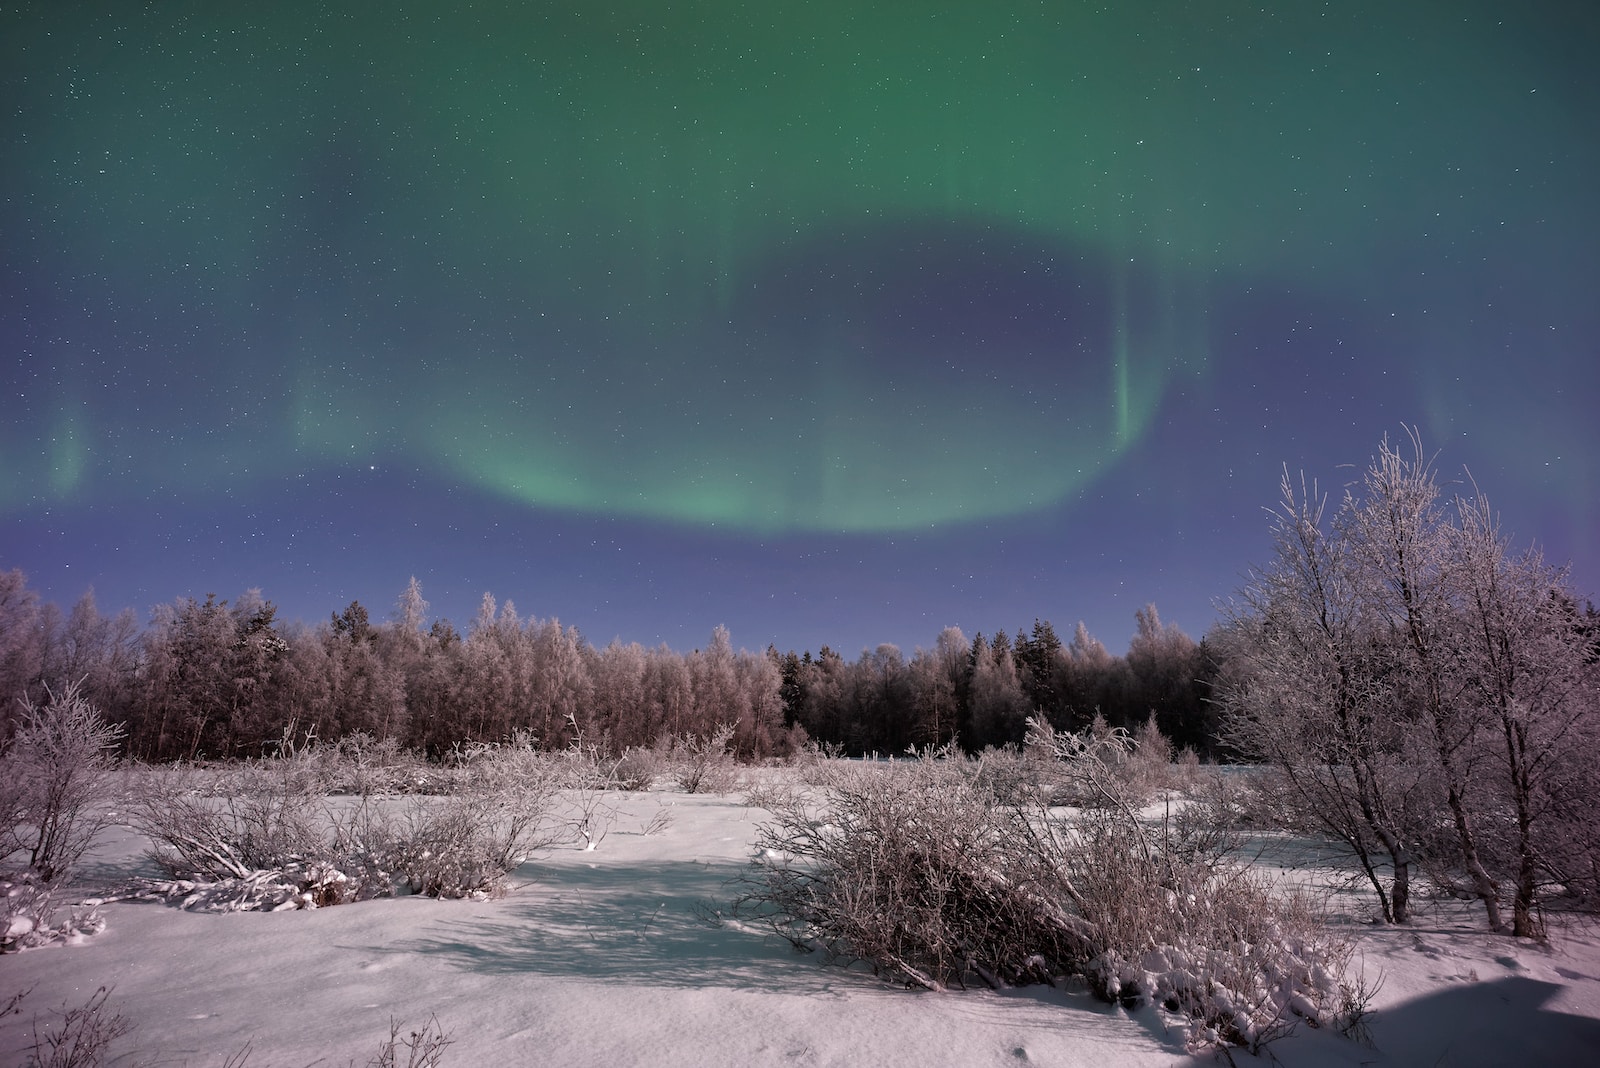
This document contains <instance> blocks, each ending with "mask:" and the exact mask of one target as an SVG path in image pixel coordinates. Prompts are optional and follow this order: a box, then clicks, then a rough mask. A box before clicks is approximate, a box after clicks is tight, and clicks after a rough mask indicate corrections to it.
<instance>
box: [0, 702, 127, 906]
mask: <svg viewBox="0 0 1600 1068" xmlns="http://www.w3.org/2000/svg"><path fill="white" fill-rule="evenodd" d="M45 693H46V700H45V703H44V704H42V705H36V704H34V703H33V700H32V699H31V698H29V697H23V698H22V699H21V701H22V726H21V729H19V730H18V731H17V733H16V735H15V736H14V737H13V738H12V739H11V742H10V744H9V745H8V746H7V747H6V749H5V753H4V756H3V757H0V806H3V812H4V820H3V822H0V863H4V862H8V861H10V860H11V858H13V857H15V856H17V855H18V854H23V855H25V856H26V858H27V860H26V864H27V867H28V869H29V871H31V872H32V873H34V874H35V875H36V876H38V877H39V878H40V879H42V880H44V881H45V882H47V883H57V882H61V881H64V880H65V879H66V878H67V877H68V876H69V875H70V873H71V871H72V868H73V866H74V865H76V864H77V863H78V860H79V859H80V858H81V857H82V856H83V854H84V852H85V851H87V850H88V848H89V847H90V846H91V845H92V844H94V840H95V839H96V838H97V837H98V836H99V835H100V832H101V831H103V830H104V829H105V828H106V826H107V825H108V824H109V823H110V822H111V818H112V817H111V814H110V812H109V811H108V803H109V802H110V801H111V799H112V798H113V796H114V794H115V789H114V785H113V782H112V771H113V769H114V767H115V764H116V760H115V756H114V755H113V754H114V750H115V749H116V746H117V744H118V742H119V741H120V740H121V738H122V728H121V727H120V726H113V725H112V724H109V723H107V722H106V721H105V720H104V719H102V718H101V716H100V712H99V710H98V709H96V708H95V707H94V706H93V705H92V704H90V703H89V702H88V700H87V699H85V698H84V697H83V695H82V694H81V693H79V685H78V683H75V682H74V683H69V684H68V685H67V686H65V687H63V688H62V690H61V691H60V692H59V693H56V692H53V691H50V690H46V691H45Z"/></svg>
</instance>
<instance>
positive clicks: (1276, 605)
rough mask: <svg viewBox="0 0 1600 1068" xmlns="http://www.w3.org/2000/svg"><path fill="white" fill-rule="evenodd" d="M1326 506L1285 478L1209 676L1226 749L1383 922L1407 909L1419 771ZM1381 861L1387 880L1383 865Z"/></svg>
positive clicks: (1351, 565)
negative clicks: (1331, 847) (1369, 894)
mask: <svg viewBox="0 0 1600 1068" xmlns="http://www.w3.org/2000/svg"><path fill="white" fill-rule="evenodd" d="M1326 505H1327V498H1326V497H1325V496H1323V495H1322V494H1321V493H1320V491H1319V490H1318V488H1317V486H1316V484H1315V483H1312V484H1310V485H1309V486H1308V485H1307V484H1306V483H1305V482H1304V481H1302V482H1301V484H1300V485H1299V487H1298V488H1297V487H1296V486H1295V485H1294V483H1293V482H1291V481H1290V478H1289V475H1288V472H1287V471H1285V473H1284V477H1283V482H1282V484H1281V499H1280V501H1279V505H1278V508H1277V510H1276V512H1275V513H1274V514H1273V526H1272V534H1273V558H1272V560H1271V561H1270V562H1269V563H1268V564H1267V565H1266V566H1265V567H1263V568H1262V569H1260V570H1258V571H1256V572H1255V573H1254V574H1253V575H1252V577H1251V580H1250V582H1249V583H1248V584H1247V585H1246V586H1245V587H1244V589H1243V590H1242V591H1241V592H1240V602H1239V603H1236V604H1234V605H1232V606H1230V611H1229V613H1228V615H1229V617H1230V618H1229V619H1228V626H1227V627H1226V628H1225V629H1224V631H1223V632H1222V634H1221V635H1219V637H1220V639H1221V640H1222V642H1223V643H1224V645H1225V647H1226V649H1227V652H1228V654H1229V655H1230V658H1231V659H1232V660H1233V662H1234V670H1233V671H1232V672H1231V673H1230V674H1228V675H1226V676H1224V678H1223V679H1221V680H1219V685H1218V690H1217V698H1218V700H1219V701H1220V702H1221V703H1222V705H1223V706H1224V708H1225V710H1226V714H1227V722H1226V730H1227V735H1228V741H1229V742H1230V744H1231V745H1232V746H1233V747H1234V748H1236V749H1237V750H1238V751H1239V752H1241V753H1243V754H1245V755H1246V756H1247V757H1250V758H1253V759H1256V760H1260V761H1263V762H1265V763H1267V764H1270V765H1272V767H1273V768H1275V769H1276V770H1277V772H1278V773H1279V775H1280V779H1279V780H1278V781H1279V782H1280V783H1281V785H1282V787H1283V789H1282V790H1281V791H1280V796H1281V798H1282V800H1283V802H1284V803H1285V807H1284V814H1285V815H1286V816H1287V817H1288V818H1289V820H1290V821H1291V822H1293V823H1296V824H1299V825H1301V826H1304V827H1306V828H1308V829H1316V830H1319V831H1321V832H1323V833H1325V834H1327V835H1328V836H1330V837H1331V838H1332V839H1333V840H1334V841H1336V842H1339V843H1340V844H1342V845H1343V846H1344V847H1345V848H1346V849H1347V850H1348V851H1349V853H1350V855H1351V856H1352V857H1353V858H1354V859H1355V861H1356V862H1357V863H1358V864H1359V865H1360V867H1361V870H1362V872H1363V873H1364V874H1365V876H1366V878H1367V879H1368V881H1369V882H1370V883H1371V884H1372V887H1373V890H1374V892H1375V893H1376V894H1377V898H1378V902H1379V906H1380V908H1381V910H1382V913H1383V918H1384V919H1385V920H1386V921H1389V922H1393V923H1403V922H1405V921H1406V919H1407V918H1408V917H1409V915H1410V891H1411V874H1412V868H1413V865H1414V864H1415V862H1416V859H1417V857H1416V851H1417V842H1416V833H1415V830H1414V826H1415V823H1416V821H1415V819H1414V816H1415V809H1416V799H1417V798H1416V795H1417V792H1418V789H1419V783H1418V776H1417V773H1416V772H1415V770H1414V768H1413V767H1411V766H1410V762H1409V761H1408V757H1409V756H1410V754H1409V752H1408V750H1407V746H1406V740H1405V732H1404V730H1403V729H1402V728H1401V727H1400V724H1399V721H1398V719H1397V718H1396V717H1395V716H1393V715H1392V714H1391V711H1392V710H1391V708H1390V705H1389V703H1388V701H1387V700H1386V699H1385V696H1386V695H1385V694H1384V691H1383V685H1384V671H1383V666H1382V663H1381V658H1380V657H1378V656H1377V655H1376V653H1377V650H1376V649H1375V648H1374V645H1373V641H1372V638H1371V635H1370V633H1369V632H1368V630H1367V625H1366V621H1365V620H1364V618H1363V615H1362V607H1363V606H1362V603H1361V600H1360V598H1359V596H1358V588H1357V584H1356V582H1355V575H1354V571H1355V561H1354V558H1353V555H1352V553H1351V551H1350V547H1349V545H1348V543H1347V542H1346V541H1345V540H1344V539H1342V538H1339V537H1336V536H1332V535H1331V534H1330V531H1329V528H1328V523H1327V520H1326V515H1325V510H1326ZM1385 865H1386V866H1387V867H1388V869H1389V872H1388V882H1387V883H1386V882H1385V880H1384V873H1383V871H1382V869H1383V867H1385Z"/></svg>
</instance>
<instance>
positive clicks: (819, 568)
mask: <svg viewBox="0 0 1600 1068" xmlns="http://www.w3.org/2000/svg"><path fill="white" fill-rule="evenodd" d="M1597 50H1600V15H1597V14H1596V12H1595V11H1594V10H1592V9H1589V8H1588V7H1587V6H1586V5H1575V4H1567V3H1554V2H1551V3H1534V4H1528V5H1523V6H1521V7H1518V8H1517V9H1516V10H1515V11H1512V10H1511V9H1507V8H1505V7H1504V5H1492V4H1487V3H1478V2H1467V3H1444V2H1438V3H1416V2H1399V3H1378V2H1352V3H1327V4H1323V3H1309V2H1308V3H1297V4H1282V5H1270V4H1269V5H1248V4H1242V3H1231V2H1218V3H1183V2H1177V0H1136V2H1130V3H1121V4H1114V5H1105V6H1104V7H1103V9H1102V6H1101V5H1091V4H1080V3H1070V2H1060V3H1037V2H1035V3H1014V4H1013V3H990V4H973V3H951V2H945V0H919V2H898V0H897V2H892V3H836V2H814V3H769V4H749V3H741V2H733V0H701V2H692V3H670V4H669V3H664V2H634V3H626V4H610V3H604V2H595V3H542V2H531V3H513V2H480V3H458V2H454V0H438V2H434V3H404V2H397V3H384V4H376V3H345V4H340V3H282V4H274V5H271V6H269V7H264V8H260V9H255V8H251V7H239V8H235V7H233V6H228V5H214V4H204V3H198V2H193V3H170V2H152V3H145V4H128V3H101V4H90V5H62V4H53V3H52V4H32V5H27V4H25V5H21V6H17V5H11V6H8V7H7V8H5V9H4V11H0V85H3V87H4V88H3V93H4V98H3V99H4V109H3V119H0V152H3V159H4V162H3V172H0V182H3V185H0V270H3V278H4V282H5V284H4V293H3V294H0V346H3V349H4V351H5V353H6V359H5V363H4V368H5V370H4V372H3V374H4V385H5V388H6V396H7V398H8V404H7V415H6V419H5V421H4V423H3V424H0V566H6V567H11V566H20V567H22V568H24V569H25V570H27V571H28V572H29V574H30V576H31V579H32V582H33V584H34V585H35V586H36V587H39V588H40V589H42V590H43V591H45V592H46V593H47V594H48V595H50V596H52V597H55V598H57V599H59V600H62V601H70V600H72V599H73V598H75V597H76V596H77V595H78V594H79V593H81V592H82V590H83V589H84V588H85V587H87V586H89V585H91V584H92V585H93V586H94V587H95V589H96V591H97V593H98V596H99V599H100V602H101V604H102V606H104V607H121V606H123V605H131V606H133V607H135V608H136V609H138V610H139V611H140V612H141V613H144V612H145V611H146V610H148V608H149V607H150V605H151V604H153V603H155V602H157V601H163V600H170V599H171V598H173V597H175V596H179V595H182V594H190V593H192V594H195V595H197V596H203V594H204V593H205V592H207V591H209V590H214V591H216V592H217V593H219V595H221V596H233V595H234V594H236V593H237V592H238V591H240V590H242V589H244V588H246V587H250V586H259V587H261V588H262V590H263V592H264V593H265V594H266V596H268V597H269V598H271V599H273V600H275V601H277V602H278V603H279V604H280V606H282V608H283V609H284V614H285V615H288V616H291V617H292V616H303V617H305V618H307V619H318V618H325V616H326V614H327V612H328V611H330V610H333V609H337V608H340V607H342V606H343V605H344V604H345V603H348V601H349V600H351V599H356V598H359V599H361V600H362V601H363V602H364V603H366V604H368V605H370V606H371V607H373V609H374V611H375V613H382V612H383V611H386V610H387V608H388V606H389V604H390V603H391V602H392V601H393V599H394V597H395V596H396V595H397V594H398V593H399V591H400V590H402V589H403V588H404V586H405V583H406V580H407V578H408V576H410V575H412V574H415V575H417V576H418V577H419V578H420V579H421V580H422V582H423V586H424V590H425V591H426V593H427V595H428V597H429V599H430V601H432V602H433V605H434V609H435V611H436V612H440V613H442V614H446V615H449V616H451V617H452V618H454V619H456V620H457V621H458V622H460V621H464V620H465V619H466V618H470V613H471V610H472V606H473V605H474V604H475V603H476V599H477V597H478V595H479V594H480V593H482V592H483V591H484V590H493V591H494V592H495V593H496V594H497V595H498V596H501V597H513V598H515V599H516V601H517V603H518V605H519V606H520V607H522V608H523V610H524V611H525V612H533V613H535V614H538V615H543V616H549V615H556V616H559V617H560V618H562V620H563V621H565V622H569V623H576V624H577V625H579V626H580V627H581V628H582V629H583V630H584V632H585V633H586V634H588V635H589V637H590V638H591V639H592V640H596V641H599V642H602V643H603V642H604V641H605V640H606V639H608V638H609V637H611V636H612V635H620V636H621V637H623V638H624V639H625V640H639V641H642V642H646V643H653V642H656V641H660V640H665V641H668V642H669V643H671V644H673V645H675V646H679V647H688V646H691V645H693V644H696V643H698V642H700V641H702V640H703V638H704V636H705V635H706V634H708V633H709V632H710V629H711V628H712V627H713V626H715V625H716V624H718V623H726V624H728V625H729V627H730V628H731V629H732V631H733V635H734V638H735V641H736V642H739V643H741V644H746V645H750V646H761V645H765V644H766V643H767V642H769V641H775V642H777V643H778V644H779V646H780V647H785V648H786V647H791V646H792V647H795V648H816V647H817V646H818V645H820V644H821V643H824V642H829V643H832V644H834V645H835V646H836V647H838V648H842V649H843V650H844V651H846V652H847V653H851V652H853V651H854V650H855V649H857V648H859V647H860V645H861V644H875V643H876V642H878V641H895V642H898V643H901V644H902V645H904V646H905V647H906V648H907V649H909V648H910V646H911V645H912V644H930V643H931V642H932V640H933V638H934V636H935V635H936V634H937V632H938V630H939V628H940V627H941V626H944V625H945V624H957V625H960V626H962V627H963V628H965V629H966V630H967V632H968V634H969V635H970V634H971V633H973V632H974V631H976V630H980V629H988V630H992V629H994V628H996V627H1004V628H1007V629H1013V630H1014V629H1015V628H1016V627H1018V626H1025V625H1027V624H1029V623H1031V621H1032V620H1033V619H1034V618H1035V617H1044V618H1048V619H1052V620H1055V621H1056V622H1057V623H1058V625H1070V623H1071V622H1072V621H1073V620H1075V619H1078V618H1083V619H1085V620H1087V621H1088V622H1089V623H1090V625H1091V629H1093V630H1095V631H1096V632H1097V633H1100V634H1101V635H1102V636H1103V637H1104V638H1105V639H1106V640H1107V642H1108V644H1112V645H1114V646H1120V643H1121V639H1122V637H1123V635H1124V634H1125V633H1126V632H1127V631H1131V629H1132V615H1133V611H1134V609H1135V608H1136V607H1138V606H1140V605H1142V604H1143V603H1145V602H1146V601H1151V600H1153V601H1155V602H1156V603H1157V604H1158V605H1159V606H1160V607H1161V608H1162V611H1163V615H1164V616H1166V617H1167V618H1168V619H1170V620H1175V621H1176V622H1178V623H1179V624H1180V625H1182V626H1184V627H1185V628H1186V629H1189V630H1191V632H1194V633H1199V632H1200V631H1201V630H1203V629H1204V627H1205V626H1206V624H1207V623H1208V622H1209V621H1210V619H1211V618H1212V612H1211V610H1210V607H1209V606H1210V604H1211V602H1212V600H1213V599H1214V598H1218V597H1222V596H1225V595H1226V594H1228V593H1229V591H1230V590H1232V589H1233V587H1234V586H1235V585H1237V582H1238V577H1239V575H1240V573H1241V572H1242V571H1243V570H1244V569H1245V568H1246V567H1247V566H1248V565H1249V563H1251V562H1252V561H1253V560H1259V559H1260V558H1261V556H1262V555H1263V553H1264V550H1265V544H1266V525H1265V522H1264V520H1263V518H1262V515H1261V507H1262V506H1263V505H1266V504H1269V503H1270V502H1271V500H1272V495H1273V492H1274V489H1275V487H1276V483H1277V478H1278V475H1279V473H1280V471H1281V467H1282V465H1284V464H1288V465H1289V466H1290V468H1291V469H1296V470H1298V469H1300V468H1304V469H1306V470H1307V471H1308V472H1310V473H1312V474H1316V475H1318V476H1321V477H1322V478H1323V480H1324V481H1325V482H1330V483H1334V484H1337V482H1338V481H1339V478H1340V474H1339V471H1340V469H1339V468H1338V466H1337V465H1340V464H1351V463H1354V464H1360V463H1362V462H1364V461H1365V459H1366V458H1367V457H1368V456H1369V455H1370V454H1371V452H1372V451H1373V450H1374V449H1375V447H1376V444H1377V442H1378V440H1379V438H1380V437H1381V436H1382V435H1384V434H1385V433H1387V434H1389V435H1391V436H1393V435H1396V434H1400V433H1402V432H1403V431H1402V426H1403V425H1411V424H1415V425H1417V426H1419V427H1420V429H1421V432H1422V434H1423V437H1424V441H1425V442H1426V443H1427V444H1428V445H1429V446H1430V447H1433V448H1437V449H1440V450H1441V455H1440V465H1441V469H1442V470H1444V471H1446V472H1452V473H1453V472H1458V471H1460V469H1461V468H1462V466H1463V465H1465V466H1466V467H1468V468H1470V470H1471V472H1472V474H1473V476H1474V477H1476V478H1477V480H1478V481H1479V483H1480V484H1481V485H1482V486H1483V487H1484V488H1485V489H1486V490H1487V491H1488V492H1489V494H1490V496H1491V498H1492V499H1494V500H1495V501H1496V502H1497V503H1498V505H1499V507H1500V509H1501V510H1502V512H1503V513H1504V515H1505V523H1506V527H1507V529H1508V530H1509V531H1511V532H1513V533H1514V534H1515V535H1516V537H1517V538H1518V540H1519V542H1526V541H1528V540H1530V539H1537V540H1539V541H1540V542H1541V543H1542V544H1543V545H1545V547H1546V549H1547V551H1548V554H1549V555H1550V556H1551V557H1553V558H1555V559H1557V560H1567V559H1571V560H1573V561H1574V564H1575V576H1574V577H1575V579H1576V581H1577V585H1578V586H1579V588H1580V589H1583V590H1590V591H1592V590H1594V589H1595V587H1596V585H1597V580H1600V545H1597V540H1600V539H1597V538H1596V532H1597V530H1600V493H1597V487H1600V429H1597V427H1600V420H1597V419H1596V417H1595V409H1596V407H1597V405H1596V402H1597V401H1600V358H1597V357H1600V353H1597V351H1596V350H1597V347H1600V345H1597V339H1600V300H1597V299H1596V296H1595V294H1596V292H1597V291H1600V206H1597V200H1600V198H1597V197H1596V194H1595V190H1596V189H1600V126H1597V120H1596V116H1597V115H1600V77H1597V76H1596V74H1595V73H1594V71H1593V69H1592V68H1593V63H1592V56H1593V55H1594V54H1596V52H1597Z"/></svg>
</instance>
